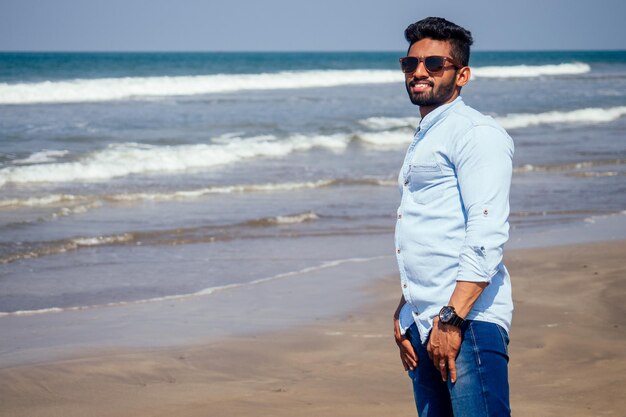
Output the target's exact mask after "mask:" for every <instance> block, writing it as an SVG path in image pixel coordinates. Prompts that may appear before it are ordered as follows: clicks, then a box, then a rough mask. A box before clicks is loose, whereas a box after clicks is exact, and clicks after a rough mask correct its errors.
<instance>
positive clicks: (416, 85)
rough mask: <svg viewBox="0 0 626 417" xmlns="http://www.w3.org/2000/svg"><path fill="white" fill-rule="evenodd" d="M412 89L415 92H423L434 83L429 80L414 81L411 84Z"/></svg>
mask: <svg viewBox="0 0 626 417" xmlns="http://www.w3.org/2000/svg"><path fill="white" fill-rule="evenodd" d="M409 87H410V88H411V91H412V92H414V93H422V92H424V91H426V90H428V89H429V88H432V87H433V83H431V82H430V81H428V80H420V81H413V82H411V83H410V84H409Z"/></svg>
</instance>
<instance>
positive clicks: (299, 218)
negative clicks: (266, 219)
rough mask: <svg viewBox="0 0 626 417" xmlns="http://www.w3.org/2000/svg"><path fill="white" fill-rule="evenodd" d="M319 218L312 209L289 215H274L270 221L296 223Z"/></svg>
mask: <svg viewBox="0 0 626 417" xmlns="http://www.w3.org/2000/svg"><path fill="white" fill-rule="evenodd" d="M317 219H319V216H318V215H317V214H315V213H314V212H312V211H309V212H306V213H302V214H294V215H291V216H276V217H275V218H274V219H272V223H276V224H296V223H304V222H310V221H313V220H317Z"/></svg>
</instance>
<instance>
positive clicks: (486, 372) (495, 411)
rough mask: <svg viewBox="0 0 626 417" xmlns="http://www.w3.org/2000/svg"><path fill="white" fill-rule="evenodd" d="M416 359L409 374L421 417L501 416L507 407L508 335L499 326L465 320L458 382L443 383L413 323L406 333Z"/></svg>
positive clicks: (509, 409)
mask: <svg viewBox="0 0 626 417" xmlns="http://www.w3.org/2000/svg"><path fill="white" fill-rule="evenodd" d="M407 337H408V338H409V340H410V341H411V344H412V345H413V348H414V349H415V353H416V354H417V357H418V365H417V368H416V369H415V370H414V371H409V376H410V377H411V379H412V380H413V393H414V395H415V405H416V406H417V413H418V415H419V417H453V416H456V417H496V416H497V417H503V416H510V415H511V408H510V406H509V378H508V369H507V366H508V362H509V356H508V351H507V346H508V344H509V336H508V334H507V332H506V331H505V330H504V329H503V328H502V327H500V326H498V325H497V324H493V323H487V322H484V321H471V320H469V321H468V322H467V324H466V327H465V329H464V330H463V341H462V343H461V349H460V350H459V355H458V356H457V358H456V369H457V380H456V383H454V384H453V383H452V382H451V381H450V377H448V381H447V382H444V381H442V380H441V373H440V372H439V371H438V370H437V369H436V368H435V366H434V364H433V361H432V360H431V359H430V358H429V357H428V352H427V351H426V346H424V345H422V343H421V341H420V336H419V332H418V330H417V327H416V326H415V323H413V325H412V326H411V327H410V328H409V329H408V330H407Z"/></svg>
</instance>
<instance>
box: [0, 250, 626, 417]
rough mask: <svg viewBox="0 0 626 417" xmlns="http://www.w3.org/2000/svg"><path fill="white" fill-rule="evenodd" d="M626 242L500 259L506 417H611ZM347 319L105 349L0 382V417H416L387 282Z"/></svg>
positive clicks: (617, 406)
mask: <svg viewBox="0 0 626 417" xmlns="http://www.w3.org/2000/svg"><path fill="white" fill-rule="evenodd" d="M625 255H626V241H608V242H596V243H587V244H578V245H569V246H559V247H550V248H534V249H518V250H513V251H510V252H509V253H508V254H507V257H506V262H507V264H508V268H509V270H510V272H511V275H512V280H513V287H514V301H515V314H514V322H513V326H512V330H511V344H510V346H509V349H510V350H509V354H510V366H509V371H510V384H511V404H512V410H513V415H515V416H520V417H523V416H528V417H531V416H532V417H535V416H563V415H567V416H574V417H575V416H621V415H623V410H624V409H625V408H626V399H624V397H623V395H622V388H623V386H624V383H625V382H626V377H625V376H624V375H625V371H626V331H625V329H626V328H625V326H624V325H623V323H621V320H620V317H622V316H623V314H624V306H623V303H622V301H621V300H622V299H623V297H624V295H625V291H626V283H625V282H624V279H623V277H624V274H625V273H626V266H625V264H624V256H625ZM363 292H364V296H365V297H366V300H367V301H366V302H365V304H364V305H363V306H361V307H359V308H358V310H355V311H350V312H347V313H343V314H340V315H337V316H335V317H331V318H325V319H321V320H318V321H316V322H314V323H309V324H306V325H302V326H298V327H296V328H290V329H283V330H278V331H272V332H266V333H262V334H255V335H249V336H238V337H224V338H222V339H221V340H216V341H213V342H211V343H207V344H194V345H188V346H179V347H175V348H152V349H140V348H136V349H111V350H107V351H105V352H99V353H97V354H95V355H94V354H88V353H87V354H85V353H84V354H83V356H79V357H76V358H73V359H66V360H59V361H51V362H47V363H41V364H31V365H26V366H15V367H6V368H3V369H0V397H1V398H2V403H1V405H0V414H2V415H3V416H7V417H8V416H48V417H54V416H85V415H90V416H131V415H132V416H165V415H178V416H244V415H250V414H255V415H262V416H293V415H301V416H321V415H329V416H380V415H397V416H413V415H415V410H414V408H413V407H414V406H413V401H412V391H411V387H410V381H409V379H408V378H407V376H406V374H405V372H404V371H403V369H402V367H401V365H400V362H399V358H398V354H397V348H396V346H395V343H394V341H393V337H392V331H391V329H392V323H391V321H392V320H391V315H392V312H393V310H394V308H395V305H396V304H397V300H398V294H399V291H398V282H397V277H396V276H386V277H380V279H379V280H377V282H375V283H373V284H371V285H369V286H368V287H367V288H366V289H364V291H363Z"/></svg>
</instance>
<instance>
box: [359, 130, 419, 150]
mask: <svg viewBox="0 0 626 417" xmlns="http://www.w3.org/2000/svg"><path fill="white" fill-rule="evenodd" d="M357 138H359V139H360V140H361V141H362V142H364V143H366V144H368V145H373V146H375V147H379V148H380V147H383V148H396V147H400V146H406V145H408V144H409V143H411V140H412V139H413V135H412V134H411V132H406V131H403V130H399V131H398V130H396V131H381V132H372V133H359V134H358V135H357Z"/></svg>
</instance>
